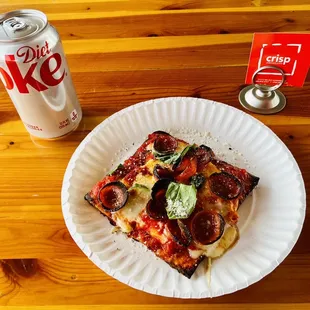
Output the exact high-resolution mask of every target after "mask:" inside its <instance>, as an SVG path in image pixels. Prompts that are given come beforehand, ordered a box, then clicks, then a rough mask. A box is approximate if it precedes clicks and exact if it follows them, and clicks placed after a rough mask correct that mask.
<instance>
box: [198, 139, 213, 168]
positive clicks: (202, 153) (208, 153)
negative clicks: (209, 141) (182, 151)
mask: <svg viewBox="0 0 310 310" xmlns="http://www.w3.org/2000/svg"><path fill="white" fill-rule="evenodd" d="M195 156H196V157H197V170H198V171H201V170H203V169H204V168H205V167H206V165H207V164H208V163H209V162H210V161H211V159H212V158H213V157H214V153H213V151H212V149H211V148H209V147H208V146H206V145H200V146H199V147H197V149H196V150H195Z"/></svg>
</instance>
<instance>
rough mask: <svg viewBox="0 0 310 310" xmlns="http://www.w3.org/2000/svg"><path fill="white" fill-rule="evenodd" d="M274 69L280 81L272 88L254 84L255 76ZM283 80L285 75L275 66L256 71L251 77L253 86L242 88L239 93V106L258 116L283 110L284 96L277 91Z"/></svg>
mask: <svg viewBox="0 0 310 310" xmlns="http://www.w3.org/2000/svg"><path fill="white" fill-rule="evenodd" d="M265 69H274V70H277V71H279V72H280V73H281V75H282V80H281V81H280V82H279V84H277V85H274V86H267V85H259V84H256V83H255V81H254V80H255V77H256V75H257V74H258V73H259V72H261V71H263V70H265ZM284 80H285V73H284V71H283V70H282V69H280V68H278V67H275V66H264V67H261V68H259V69H258V70H256V71H255V72H254V74H253V77H252V82H253V84H254V85H250V86H247V87H245V88H243V89H242V90H241V91H240V93H239V101H240V103H241V105H242V106H243V107H244V108H246V109H248V110H249V111H251V112H254V113H258V114H274V113H277V112H280V111H281V110H283V109H284V107H285V105H286V98H285V96H284V95H283V94H282V93H281V92H280V91H279V90H277V89H278V88H279V87H281V86H282V85H283V83H284Z"/></svg>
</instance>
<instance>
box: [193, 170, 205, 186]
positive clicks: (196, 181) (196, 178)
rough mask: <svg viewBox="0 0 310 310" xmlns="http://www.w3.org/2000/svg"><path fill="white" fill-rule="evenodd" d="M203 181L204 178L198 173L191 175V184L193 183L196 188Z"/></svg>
mask: <svg viewBox="0 0 310 310" xmlns="http://www.w3.org/2000/svg"><path fill="white" fill-rule="evenodd" d="M205 181H206V178H205V177H204V176H203V175H202V174H200V173H198V174H195V175H193V176H192V177H191V184H192V185H194V186H195V187H196V188H197V189H198V188H200V187H201V186H202V185H203V184H204V182H205Z"/></svg>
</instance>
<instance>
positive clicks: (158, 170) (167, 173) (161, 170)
mask: <svg viewBox="0 0 310 310" xmlns="http://www.w3.org/2000/svg"><path fill="white" fill-rule="evenodd" d="M153 174H154V176H155V177H156V178H157V179H158V180H160V179H171V180H173V172H172V170H170V169H169V168H165V167H162V166H160V165H155V167H154V170H153Z"/></svg>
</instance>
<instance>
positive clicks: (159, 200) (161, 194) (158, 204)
mask: <svg viewBox="0 0 310 310" xmlns="http://www.w3.org/2000/svg"><path fill="white" fill-rule="evenodd" d="M170 182H171V180H169V179H161V180H159V181H157V182H156V183H155V184H154V186H153V187H152V199H151V200H150V201H149V202H148V204H147V206H146V213H147V214H148V216H149V217H151V218H153V219H156V220H163V219H167V218H168V216H167V211H166V206H167V200H166V191H167V188H168V186H169V184H170Z"/></svg>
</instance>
